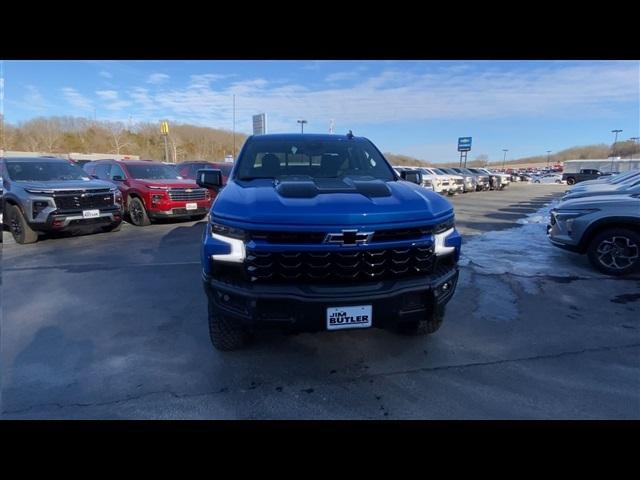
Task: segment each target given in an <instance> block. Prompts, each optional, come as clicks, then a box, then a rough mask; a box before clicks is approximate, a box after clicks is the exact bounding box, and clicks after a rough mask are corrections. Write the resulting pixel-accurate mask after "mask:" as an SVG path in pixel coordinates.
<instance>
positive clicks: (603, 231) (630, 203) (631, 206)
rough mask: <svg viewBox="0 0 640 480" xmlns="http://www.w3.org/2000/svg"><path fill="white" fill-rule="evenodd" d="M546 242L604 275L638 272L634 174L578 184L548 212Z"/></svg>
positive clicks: (638, 202) (638, 179) (639, 199)
mask: <svg viewBox="0 0 640 480" xmlns="http://www.w3.org/2000/svg"><path fill="white" fill-rule="evenodd" d="M547 235H548V237H549V240H550V241H551V242H552V243H553V244H554V245H555V246H557V247H560V248H563V249H566V250H569V251H572V252H576V253H581V254H586V255H587V256H588V258H589V260H590V261H591V263H592V265H593V266H594V267H595V268H596V269H598V270H599V271H601V272H603V273H605V274H607V275H627V274H629V273H632V272H636V271H638V270H640V170H631V171H629V172H625V173H620V174H617V175H610V176H606V177H603V178H599V179H597V180H591V181H584V182H582V183H580V185H578V186H575V187H572V188H570V189H569V190H567V193H566V195H565V196H564V197H562V201H561V202H560V204H558V206H557V207H555V208H554V209H553V210H552V211H551V216H550V219H549V224H548V226H547Z"/></svg>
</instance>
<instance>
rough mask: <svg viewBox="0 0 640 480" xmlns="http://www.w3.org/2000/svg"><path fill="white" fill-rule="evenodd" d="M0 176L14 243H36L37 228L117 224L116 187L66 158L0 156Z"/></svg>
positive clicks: (92, 227)
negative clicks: (90, 174)
mask: <svg viewBox="0 0 640 480" xmlns="http://www.w3.org/2000/svg"><path fill="white" fill-rule="evenodd" d="M0 176H1V177H2V183H3V196H2V211H3V223H4V224H5V225H7V226H8V228H9V231H10V232H11V234H12V235H13V237H14V239H15V241H16V242H17V243H21V244H24V243H34V242H36V241H37V240H38V233H39V232H50V231H72V232H76V231H86V230H87V229H90V230H95V229H101V230H103V231H113V230H117V229H119V228H120V224H121V222H122V195H121V194H120V192H119V191H118V189H117V187H115V186H114V185H112V184H111V183H108V182H104V181H101V180H94V179H91V178H90V177H89V176H88V175H87V173H86V172H85V171H84V170H82V168H81V167H79V166H78V165H76V164H74V163H73V162H70V161H69V160H64V159H59V158H51V157H33V158H8V157H7V158H1V159H0Z"/></svg>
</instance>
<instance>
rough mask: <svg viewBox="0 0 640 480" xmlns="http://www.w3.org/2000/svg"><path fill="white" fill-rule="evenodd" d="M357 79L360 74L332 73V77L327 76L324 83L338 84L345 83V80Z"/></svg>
mask: <svg viewBox="0 0 640 480" xmlns="http://www.w3.org/2000/svg"><path fill="white" fill-rule="evenodd" d="M357 77H358V74H357V73H356V72H336V73H332V74H331V75H327V77H326V78H325V79H324V81H325V82H328V83H336V82H343V81H345V80H353V79H354V78H357Z"/></svg>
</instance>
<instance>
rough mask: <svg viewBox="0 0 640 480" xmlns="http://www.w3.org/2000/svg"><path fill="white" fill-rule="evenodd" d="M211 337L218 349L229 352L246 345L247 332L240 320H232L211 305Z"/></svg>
mask: <svg viewBox="0 0 640 480" xmlns="http://www.w3.org/2000/svg"><path fill="white" fill-rule="evenodd" d="M209 337H210V338H211V343H212V344H213V346H214V347H215V348H216V349H217V350H220V351H223V352H229V351H231V350H238V349H240V348H242V347H243V346H244V345H245V343H246V341H247V332H246V330H245V329H244V328H242V325H240V324H239V323H238V322H234V321H233V320H230V319H229V318H228V317H226V316H225V315H224V314H221V313H220V312H218V311H216V310H215V308H213V307H212V306H211V305H209Z"/></svg>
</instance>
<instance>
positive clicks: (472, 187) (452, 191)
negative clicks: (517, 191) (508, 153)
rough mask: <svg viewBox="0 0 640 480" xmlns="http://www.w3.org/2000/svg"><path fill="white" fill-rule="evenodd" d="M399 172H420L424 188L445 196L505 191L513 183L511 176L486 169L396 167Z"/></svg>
mask: <svg viewBox="0 0 640 480" xmlns="http://www.w3.org/2000/svg"><path fill="white" fill-rule="evenodd" d="M394 168H395V170H396V171H397V172H399V173H400V172H402V171H419V172H420V173H421V174H422V186H423V187H425V188H428V189H429V190H433V191H434V192H436V193H440V194H443V195H457V194H459V193H468V192H479V191H483V190H503V189H504V188H506V187H507V186H508V185H509V183H511V178H510V175H507V174H503V173H499V172H492V171H489V170H487V169H486V168H446V167H438V168H436V167H410V166H398V167H394Z"/></svg>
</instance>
